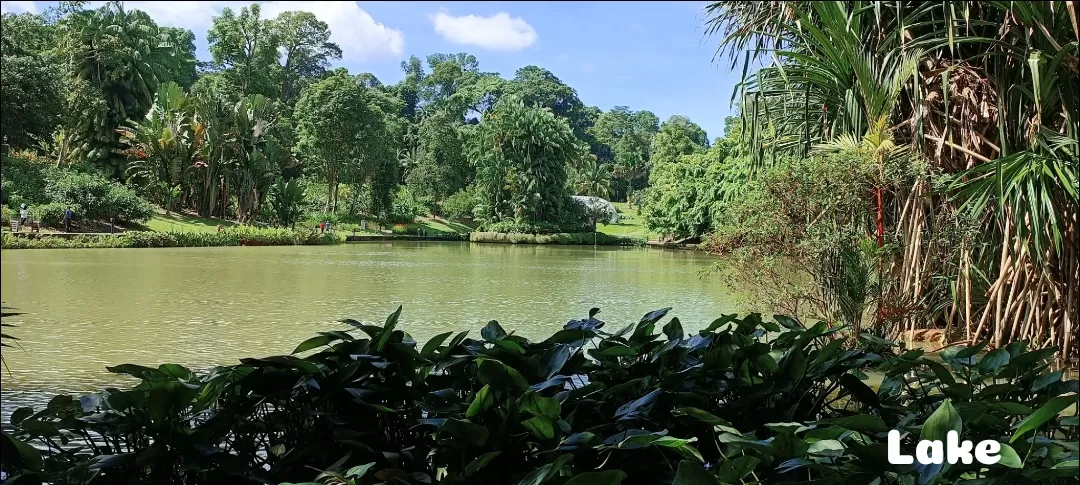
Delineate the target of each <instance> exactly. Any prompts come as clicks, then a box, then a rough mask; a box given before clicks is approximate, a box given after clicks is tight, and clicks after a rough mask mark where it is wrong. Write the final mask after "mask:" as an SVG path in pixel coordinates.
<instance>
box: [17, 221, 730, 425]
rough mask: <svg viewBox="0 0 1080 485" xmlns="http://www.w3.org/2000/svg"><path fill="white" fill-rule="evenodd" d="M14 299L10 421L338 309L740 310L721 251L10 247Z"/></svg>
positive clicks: (272, 343) (525, 325)
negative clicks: (722, 271)
mask: <svg viewBox="0 0 1080 485" xmlns="http://www.w3.org/2000/svg"><path fill="white" fill-rule="evenodd" d="M0 260H2V265H0V266H2V285H0V288H2V292H0V296H2V299H3V301H4V304H5V305H6V306H10V307H15V308H16V309H17V310H18V311H21V312H25V315H23V316H21V317H17V319H13V320H12V321H13V322H17V323H18V325H19V326H18V328H15V329H12V330H11V332H10V333H12V334H14V335H15V336H17V337H19V338H20V339H21V340H20V343H21V345H22V350H19V349H18V348H17V347H16V348H14V349H5V351H4V358H5V359H6V360H7V365H8V367H9V369H10V373H9V371H7V370H5V371H3V373H4V375H3V378H2V379H0V383H2V389H3V392H4V400H3V411H4V415H6V414H7V413H9V412H10V411H11V410H12V409H13V408H14V407H16V406H19V405H24V404H27V403H38V404H40V403H42V402H43V400H45V399H47V398H48V396H50V395H52V394H56V393H59V392H70V393H82V392H88V391H93V390H96V389H100V388H101V387H103V386H110V385H114V386H122V385H129V384H132V383H133V380H131V379H129V378H126V377H123V376H118V375H115V374H111V373H109V372H108V371H106V370H105V366H107V365H115V364H121V363H136V364H143V365H153V366H156V365H157V364H159V363H164V362H176V363H181V364H184V365H187V366H189V367H192V368H198V369H202V368H207V367H209V366H212V365H216V364H230V363H236V362H237V359H238V358H241V357H249V356H253V357H259V356H268V355H279V354H284V353H288V352H291V351H292V349H293V348H294V347H295V346H296V344H298V343H300V342H301V341H303V340H304V339H306V338H308V337H311V336H313V335H315V332H317V331H320V330H333V329H348V327H347V326H346V325H344V324H341V323H336V321H337V320H338V319H341V318H354V319H356V320H360V321H363V322H369V323H376V324H381V323H382V321H383V320H384V319H385V318H386V315H387V314H389V313H390V312H392V311H393V310H394V309H395V308H397V306H398V305H403V306H404V310H403V312H402V317H401V324H400V325H401V328H403V329H404V330H405V331H407V332H409V333H410V334H411V335H412V336H413V337H414V338H415V339H417V340H418V341H424V340H426V339H428V338H429V337H431V336H432V335H436V334H438V333H442V332H446V331H450V330H455V331H459V330H465V329H469V330H472V331H473V335H474V336H477V337H478V336H479V330H480V328H481V327H482V326H483V325H484V324H485V323H486V322H487V321H488V320H493V319H494V320H498V321H499V322H500V323H501V324H502V326H503V327H504V328H506V329H507V331H512V332H515V333H517V334H519V335H523V336H525V337H528V338H534V339H538V338H544V337H546V336H548V335H550V334H551V333H552V332H554V331H556V330H558V329H560V328H561V327H562V325H564V324H565V323H566V322H567V321H568V320H570V319H575V318H581V317H584V316H586V315H587V313H588V310H589V308H590V307H594V306H595V307H599V308H601V309H602V311H601V313H600V314H599V315H598V318H600V319H602V320H604V321H606V322H608V325H609V326H612V327H616V328H618V327H621V326H622V325H624V324H626V323H628V322H636V321H637V320H638V319H640V317H641V316H642V315H644V314H645V313H647V312H649V311H651V310H655V309H658V308H663V307H667V306H671V307H674V309H673V310H672V312H671V315H674V316H677V317H679V319H680V320H681V321H682V322H683V325H684V327H686V329H687V330H696V329H700V328H703V327H704V326H705V325H707V323H708V322H710V321H712V320H713V319H714V318H716V317H718V316H720V315H721V314H722V313H732V312H734V311H736V310H737V306H736V297H735V296H734V295H732V293H731V290H730V289H729V288H728V286H727V285H726V284H725V283H724V282H723V281H721V280H720V279H719V278H704V279H703V278H701V277H700V276H699V273H700V272H701V271H702V270H704V269H706V268H708V267H710V266H711V265H713V264H715V263H716V261H717V260H716V259H714V258H711V257H709V256H706V255H704V254H701V253H698V252H694V251H674V250H658V249H645V248H612V247H599V248H593V247H588V246H561V247H559V246H512V245H496V244H469V243H403V242H395V243H385V244H384V243H363V244H346V245H340V246H306V247H292V246H290V247H228V248H169V249H55V250H8V251H3V253H2V254H0Z"/></svg>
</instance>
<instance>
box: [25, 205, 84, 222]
mask: <svg viewBox="0 0 1080 485" xmlns="http://www.w3.org/2000/svg"><path fill="white" fill-rule="evenodd" d="M68 208H71V211H72V212H74V213H75V214H76V216H77V215H78V214H79V213H80V212H81V210H80V207H79V206H77V205H75V204H64V203H60V202H49V203H48V204H41V205H32V206H30V218H31V219H33V220H35V221H41V223H42V224H44V225H46V226H49V227H60V226H62V225H63V224H64V210H65V209H68Z"/></svg>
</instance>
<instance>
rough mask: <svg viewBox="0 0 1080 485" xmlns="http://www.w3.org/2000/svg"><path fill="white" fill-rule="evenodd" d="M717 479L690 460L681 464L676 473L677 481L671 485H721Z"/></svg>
mask: <svg viewBox="0 0 1080 485" xmlns="http://www.w3.org/2000/svg"><path fill="white" fill-rule="evenodd" d="M719 484H720V481H719V480H717V479H716V477H714V476H713V475H712V474H711V473H709V471H708V470H706V469H705V467H703V466H701V464H700V463H694V462H692V461H689V460H683V461H680V462H679V468H678V470H677V471H676V472H675V481H673V482H671V485H719Z"/></svg>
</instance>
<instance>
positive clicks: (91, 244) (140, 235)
mask: <svg viewBox="0 0 1080 485" xmlns="http://www.w3.org/2000/svg"><path fill="white" fill-rule="evenodd" d="M339 242H341V239H340V238H339V237H338V236H337V235H335V234H318V233H314V232H310V231H294V230H291V229H283V228H257V227H250V226H234V227H229V228H227V229H225V230H224V231H222V232H171V231H169V232H149V231H129V232H121V233H117V234H103V235H80V236H74V237H59V236H50V235H48V234H40V235H36V237H34V238H28V237H16V236H13V235H11V234H9V233H4V234H3V248H4V249H72V248H188V247H210V246H302V245H303V246H310V245H319V244H337V243H339Z"/></svg>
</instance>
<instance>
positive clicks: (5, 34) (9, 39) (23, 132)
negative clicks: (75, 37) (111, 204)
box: [0, 14, 63, 148]
mask: <svg viewBox="0 0 1080 485" xmlns="http://www.w3.org/2000/svg"><path fill="white" fill-rule="evenodd" d="M54 43H55V28H54V27H53V26H50V25H47V24H45V23H44V20H43V19H42V17H41V16H38V15H31V14H20V15H12V14H4V15H3V16H2V17H0V44H2V47H0V64H2V65H3V69H2V70H0V144H2V145H6V146H8V147H12V148H25V147H28V146H31V145H33V144H34V142H35V140H39V139H47V138H49V137H50V135H52V133H53V130H54V129H55V128H56V127H57V125H59V124H60V121H61V113H62V111H63V95H62V94H61V90H62V89H63V88H62V83H63V81H62V71H61V69H59V66H58V65H57V64H56V63H55V62H51V61H50V59H49V58H48V57H47V56H46V51H47V50H48V49H50V48H52V47H53V45H54Z"/></svg>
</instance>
